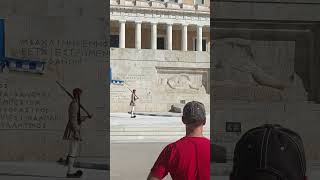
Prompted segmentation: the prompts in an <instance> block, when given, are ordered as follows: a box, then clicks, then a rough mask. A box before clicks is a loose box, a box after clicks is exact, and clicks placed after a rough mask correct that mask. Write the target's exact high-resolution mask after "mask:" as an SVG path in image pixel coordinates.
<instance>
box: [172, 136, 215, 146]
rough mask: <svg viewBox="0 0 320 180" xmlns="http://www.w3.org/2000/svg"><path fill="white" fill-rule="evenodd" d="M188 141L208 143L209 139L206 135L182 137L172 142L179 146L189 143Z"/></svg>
mask: <svg viewBox="0 0 320 180" xmlns="http://www.w3.org/2000/svg"><path fill="white" fill-rule="evenodd" d="M190 142H193V143H197V144H198V143H200V144H208V145H210V140H209V139H208V138H206V137H183V138H181V139H179V140H178V141H176V142H174V143H175V145H176V146H177V145H178V146H179V145H185V144H189V143H190Z"/></svg>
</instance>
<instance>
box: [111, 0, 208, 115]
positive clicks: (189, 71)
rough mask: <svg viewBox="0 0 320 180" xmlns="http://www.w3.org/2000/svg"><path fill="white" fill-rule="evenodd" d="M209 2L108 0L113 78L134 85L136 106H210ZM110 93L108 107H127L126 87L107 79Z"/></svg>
mask: <svg viewBox="0 0 320 180" xmlns="http://www.w3.org/2000/svg"><path fill="white" fill-rule="evenodd" d="M209 3H210V2H209V1H208V0H182V1H181V0H178V1H177V0H174V1H172V0H169V1H148V0H130V1H128V0H110V21H111V22H110V46H111V49H110V59H111V62H110V64H111V72H112V79H114V80H121V81H124V82H125V84H126V85H127V86H128V87H129V88H130V89H136V90H137V94H138V96H139V97H141V98H140V99H139V102H138V104H137V107H136V110H137V111H144V112H154V111H161V112H163V111H169V110H170V108H171V107H172V106H178V107H182V106H183V105H184V104H185V103H186V102H188V101H191V100H199V101H202V102H204V103H205V104H206V105H207V106H209V104H210V101H209V89H210V88H209V87H210V85H209V84H210V80H209V79H210V78H209V73H210V71H209V69H210V56H209V54H210V53H209V50H210V48H209V47H210V6H209ZM110 93H111V96H110V101H111V112H126V111H127V110H128V109H129V101H130V91H129V90H128V89H127V88H125V87H120V86H117V85H115V84H111V86H110ZM208 110H209V108H208Z"/></svg>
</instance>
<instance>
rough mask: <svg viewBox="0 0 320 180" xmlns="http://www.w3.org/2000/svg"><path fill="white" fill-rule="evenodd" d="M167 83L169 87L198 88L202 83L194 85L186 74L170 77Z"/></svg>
mask: <svg viewBox="0 0 320 180" xmlns="http://www.w3.org/2000/svg"><path fill="white" fill-rule="evenodd" d="M167 84H168V86H169V87H170V88H171V89H194V90H200V88H201V86H202V85H200V86H199V85H196V84H193V83H192V80H191V79H190V77H189V76H188V75H187V74H179V75H174V76H173V77H170V78H169V79H168V80H167Z"/></svg>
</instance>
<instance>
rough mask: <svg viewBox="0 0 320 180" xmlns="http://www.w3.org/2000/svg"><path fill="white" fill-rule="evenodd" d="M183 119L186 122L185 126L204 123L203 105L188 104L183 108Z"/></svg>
mask: <svg viewBox="0 0 320 180" xmlns="http://www.w3.org/2000/svg"><path fill="white" fill-rule="evenodd" d="M183 117H184V118H185V120H186V122H185V123H186V124H191V123H196V122H203V121H205V120H206V110H205V108H204V105H203V104H202V103H201V102H198V101H191V102H188V103H187V104H186V105H185V106H184V108H183Z"/></svg>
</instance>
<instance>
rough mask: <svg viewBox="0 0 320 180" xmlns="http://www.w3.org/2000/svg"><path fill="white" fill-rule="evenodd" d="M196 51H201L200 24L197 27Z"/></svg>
mask: <svg viewBox="0 0 320 180" xmlns="http://www.w3.org/2000/svg"><path fill="white" fill-rule="evenodd" d="M196 48H197V51H202V26H200V25H198V28H197V47H196Z"/></svg>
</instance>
